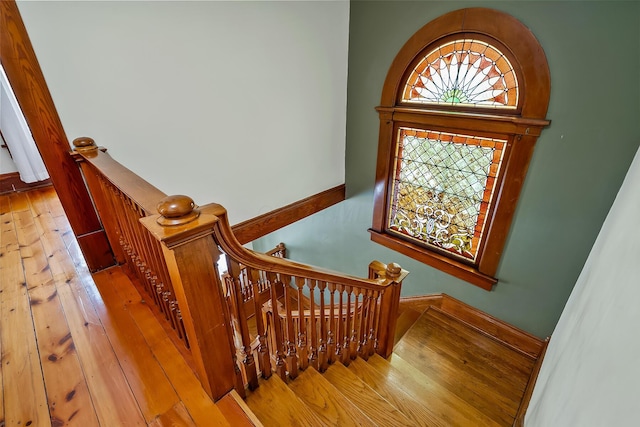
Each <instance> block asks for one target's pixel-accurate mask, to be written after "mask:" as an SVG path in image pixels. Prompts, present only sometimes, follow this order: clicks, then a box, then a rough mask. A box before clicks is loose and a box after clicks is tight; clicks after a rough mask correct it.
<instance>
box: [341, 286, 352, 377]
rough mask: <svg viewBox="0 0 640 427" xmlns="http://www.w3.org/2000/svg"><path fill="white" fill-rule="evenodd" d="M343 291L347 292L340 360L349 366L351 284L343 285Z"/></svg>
mask: <svg viewBox="0 0 640 427" xmlns="http://www.w3.org/2000/svg"><path fill="white" fill-rule="evenodd" d="M345 292H346V293H347V304H346V315H345V325H344V337H343V339H342V359H341V360H340V361H341V362H342V364H343V365H345V366H349V363H351V352H350V351H349V337H350V336H351V317H352V316H353V314H352V310H351V286H345Z"/></svg>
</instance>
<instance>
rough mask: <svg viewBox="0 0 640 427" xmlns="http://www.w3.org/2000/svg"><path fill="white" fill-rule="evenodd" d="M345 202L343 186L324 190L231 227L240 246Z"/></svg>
mask: <svg viewBox="0 0 640 427" xmlns="http://www.w3.org/2000/svg"><path fill="white" fill-rule="evenodd" d="M344 200H345V185H344V184H341V185H338V186H336V187H333V188H330V189H328V190H325V191H323V192H321V193H318V194H314V195H313V196H309V197H307V198H305V199H302V200H298V201H297V202H293V203H291V204H289V205H287V206H284V207H281V208H279V209H275V210H273V211H271V212H267V213H265V214H262V215H260V216H257V217H255V218H252V219H249V220H247V221H243V222H241V223H239V224H236V225H234V226H233V227H232V229H233V233H234V234H235V235H236V239H238V241H239V242H240V243H241V244H243V245H244V244H245V243H249V242H251V241H254V240H256V239H258V238H260V237H262V236H265V235H267V234H269V233H271V232H274V231H276V230H278V229H280V228H282V227H286V226H287V225H289V224H293V223H294V222H296V221H300V220H301V219H303V218H306V217H308V216H309V215H313V214H314V213H317V212H320V211H321V210H323V209H326V208H328V207H329V206H333V205H335V204H336V203H340V202H342V201H344Z"/></svg>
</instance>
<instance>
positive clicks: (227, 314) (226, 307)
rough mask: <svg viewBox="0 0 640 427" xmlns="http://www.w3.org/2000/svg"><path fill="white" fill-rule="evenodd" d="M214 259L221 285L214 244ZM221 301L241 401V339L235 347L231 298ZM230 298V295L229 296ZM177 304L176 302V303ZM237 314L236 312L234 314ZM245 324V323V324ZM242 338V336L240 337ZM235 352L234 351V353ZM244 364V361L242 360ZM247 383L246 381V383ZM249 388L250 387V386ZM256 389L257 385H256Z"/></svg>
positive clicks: (180, 318) (217, 252)
mask: <svg viewBox="0 0 640 427" xmlns="http://www.w3.org/2000/svg"><path fill="white" fill-rule="evenodd" d="M213 247H214V253H215V254H214V259H215V262H214V264H213V269H214V270H215V272H216V277H218V278H220V282H219V284H220V285H222V284H223V283H222V274H220V270H219V269H218V265H219V263H220V256H221V255H222V253H221V252H220V248H218V246H217V245H215V244H214V246H213ZM220 290H222V291H223V290H224V286H220ZM233 290H234V287H233V286H232V287H231V288H230V289H229V291H230V292H231V293H232V292H233ZM222 296H223V299H222V302H223V303H222V309H223V311H224V318H225V319H226V322H225V325H226V327H227V336H228V338H229V348H231V357H232V359H233V371H234V375H233V376H234V379H235V385H234V388H235V389H236V391H237V392H238V395H240V397H242V398H243V399H244V398H246V397H247V395H246V391H245V388H244V386H245V381H244V379H243V375H242V371H241V370H240V367H239V366H238V365H239V364H238V356H237V350H238V348H239V347H240V348H241V347H242V339H241V338H240V341H239V343H238V344H240V346H238V345H236V333H235V332H234V324H233V321H232V319H233V318H232V317H231V310H232V309H233V306H234V304H232V303H231V301H230V300H231V299H232V298H229V299H227V298H225V295H224V294H223V295H222ZM230 297H231V295H230ZM176 302H177V301H176ZM236 313H237V312H236ZM176 315H177V316H178V319H179V320H182V312H181V310H180V309H179V308H178V309H177V310H176ZM245 323H246V322H245ZM248 335H249V333H248V330H247V336H248ZM241 336H242V335H241ZM234 350H236V351H234ZM243 362H244V359H243ZM243 366H244V364H243ZM253 371H254V372H255V363H254V369H253ZM247 382H248V381H247ZM250 387H251V386H250ZM256 387H257V385H256Z"/></svg>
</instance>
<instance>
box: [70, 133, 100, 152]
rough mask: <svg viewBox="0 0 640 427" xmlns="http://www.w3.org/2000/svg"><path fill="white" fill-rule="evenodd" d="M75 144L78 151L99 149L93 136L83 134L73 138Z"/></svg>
mask: <svg viewBox="0 0 640 427" xmlns="http://www.w3.org/2000/svg"><path fill="white" fill-rule="evenodd" d="M73 146H74V147H75V149H76V151H90V150H97V149H98V146H97V145H96V142H95V141H94V140H93V138H89V137H88V136H81V137H79V138H76V139H74V140H73Z"/></svg>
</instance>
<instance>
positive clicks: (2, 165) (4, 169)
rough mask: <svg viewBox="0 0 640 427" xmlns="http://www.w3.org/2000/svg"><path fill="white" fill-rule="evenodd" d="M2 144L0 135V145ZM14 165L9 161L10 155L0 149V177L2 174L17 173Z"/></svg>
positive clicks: (5, 150) (11, 160) (4, 149)
mask: <svg viewBox="0 0 640 427" xmlns="http://www.w3.org/2000/svg"><path fill="white" fill-rule="evenodd" d="M3 144H4V140H3V139H2V135H0V145H3ZM17 171H18V168H16V164H15V163H14V162H13V159H11V155H10V154H9V151H8V150H7V149H6V148H0V175H1V174H3V173H11V172H17Z"/></svg>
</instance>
